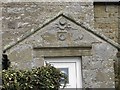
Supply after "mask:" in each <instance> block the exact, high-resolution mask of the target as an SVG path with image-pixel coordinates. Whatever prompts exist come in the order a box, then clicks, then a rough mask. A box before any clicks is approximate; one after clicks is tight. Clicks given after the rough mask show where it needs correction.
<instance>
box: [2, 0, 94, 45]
mask: <svg viewBox="0 0 120 90" xmlns="http://www.w3.org/2000/svg"><path fill="white" fill-rule="evenodd" d="M59 12H66V13H69V15H71V17H73V18H75V20H77V21H79V22H81V23H83V24H84V25H87V26H90V27H91V28H92V27H93V22H94V21H93V19H94V17H93V4H92V3H85V2H79V3H76V2H66V3H65V2H63V3H61V2H60V3H57V2H52V3H49V2H39V3H36V2H28V3H27V2H25V3H24V2H18V3H13V2H11V3H3V9H2V19H3V23H2V30H3V47H5V46H6V45H8V44H9V45H10V44H12V43H14V42H16V41H17V40H19V39H20V38H22V37H23V36H25V35H27V34H28V33H30V32H31V31H33V30H35V29H37V28H38V27H39V26H40V25H41V24H43V22H45V21H46V20H47V19H49V18H52V17H54V16H55V15H56V14H58V13H59Z"/></svg>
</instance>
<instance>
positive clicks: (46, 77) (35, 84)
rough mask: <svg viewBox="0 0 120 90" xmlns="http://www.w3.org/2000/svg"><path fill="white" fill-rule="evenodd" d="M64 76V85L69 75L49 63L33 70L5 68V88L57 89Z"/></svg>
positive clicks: (26, 89) (11, 89)
mask: <svg viewBox="0 0 120 90" xmlns="http://www.w3.org/2000/svg"><path fill="white" fill-rule="evenodd" d="M61 78H64V79H65V81H64V86H63V87H65V85H66V83H67V77H66V75H65V74H63V73H62V72H60V70H59V69H56V68H55V67H53V66H51V65H49V64H47V65H46V66H42V67H38V68H34V69H32V70H12V69H9V70H3V75H2V79H3V88H4V89H5V90H41V89H42V90H43V89H44V90H47V89H48V90H50V89H53V88H54V90H57V89H58V88H59V87H60V86H61V85H60V81H61Z"/></svg>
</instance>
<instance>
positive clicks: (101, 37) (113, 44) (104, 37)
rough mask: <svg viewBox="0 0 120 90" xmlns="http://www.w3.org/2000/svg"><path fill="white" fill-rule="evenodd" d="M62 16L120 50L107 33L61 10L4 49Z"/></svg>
mask: <svg viewBox="0 0 120 90" xmlns="http://www.w3.org/2000/svg"><path fill="white" fill-rule="evenodd" d="M60 16H64V17H65V18H67V19H68V20H70V21H72V22H74V23H75V24H77V25H78V26H81V27H82V28H84V29H86V30H87V31H88V32H90V33H92V34H94V35H95V36H97V37H99V38H100V39H102V40H104V41H106V42H108V43H109V44H111V45H112V46H114V47H115V48H117V49H118V50H120V44H118V43H117V42H115V41H113V40H111V39H109V38H108V37H106V36H105V35H103V34H102V33H100V32H98V31H96V30H95V29H90V28H88V27H86V26H84V25H83V24H80V23H79V22H77V21H75V20H74V19H73V18H72V17H70V15H69V14H66V13H63V12H59V13H58V14H57V15H55V16H54V17H53V18H50V19H49V20H47V21H45V22H44V23H43V24H42V25H41V26H40V27H39V28H38V29H36V30H34V31H32V32H30V33H29V34H28V35H26V36H24V37H23V38H21V39H20V40H18V41H17V42H15V43H13V44H12V45H9V46H8V47H6V48H5V49H4V50H3V51H7V50H9V49H10V48H12V47H13V46H15V45H17V44H18V43H20V42H22V41H23V40H25V39H26V38H28V37H29V36H31V35H33V34H34V33H36V32H37V31H39V30H40V29H42V28H44V27H45V26H46V25H48V24H49V23H51V22H52V21H54V20H55V19H56V18H58V17H60Z"/></svg>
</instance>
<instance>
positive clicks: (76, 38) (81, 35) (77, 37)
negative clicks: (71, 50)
mask: <svg viewBox="0 0 120 90" xmlns="http://www.w3.org/2000/svg"><path fill="white" fill-rule="evenodd" d="M83 37H84V35H83V34H80V35H76V36H74V41H78V40H82V39H83Z"/></svg>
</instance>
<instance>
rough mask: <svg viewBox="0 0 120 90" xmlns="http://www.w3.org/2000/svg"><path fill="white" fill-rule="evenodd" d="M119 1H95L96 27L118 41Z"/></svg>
mask: <svg viewBox="0 0 120 90" xmlns="http://www.w3.org/2000/svg"><path fill="white" fill-rule="evenodd" d="M118 10H119V5H118V2H116V3H115V2H109V3H105V2H104V3H102V2H101V3H98V2H96V3H94V28H95V29H97V30H98V31H100V32H101V33H103V34H104V35H106V36H107V37H109V38H110V39H112V40H114V41H116V42H118V35H119V34H118V25H119V22H118V17H119V15H120V14H119V12H118Z"/></svg>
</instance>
